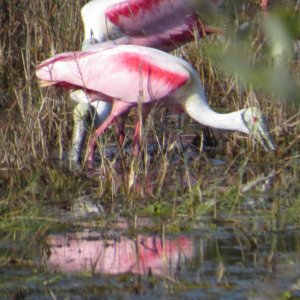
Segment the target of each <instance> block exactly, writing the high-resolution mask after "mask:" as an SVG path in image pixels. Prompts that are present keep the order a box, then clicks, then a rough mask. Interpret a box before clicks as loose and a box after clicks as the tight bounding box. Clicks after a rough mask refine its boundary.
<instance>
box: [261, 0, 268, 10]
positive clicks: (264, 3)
mask: <svg viewBox="0 0 300 300" xmlns="http://www.w3.org/2000/svg"><path fill="white" fill-rule="evenodd" d="M260 7H261V8H262V9H263V10H266V9H267V8H268V0H261V3H260Z"/></svg>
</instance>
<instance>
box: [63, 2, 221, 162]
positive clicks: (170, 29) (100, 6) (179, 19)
mask: <svg viewBox="0 0 300 300" xmlns="http://www.w3.org/2000/svg"><path fill="white" fill-rule="evenodd" d="M222 2H223V1H222V0H198V1H195V0H93V1H90V2H88V3H87V4H85V5H84V6H83V8H82V10H81V17H82V21H83V24H84V41H83V43H82V50H90V49H97V48H102V47H107V46H110V45H128V44H130V45H141V46H147V47H152V48H157V49H160V50H163V51H171V50H174V49H176V48H178V47H179V46H181V45H183V44H185V43H187V42H190V41H193V40H194V39H195V36H196V35H198V36H199V37H203V36H205V35H207V34H211V33H221V31H220V30H218V29H216V28H214V27H210V26H206V25H204V24H203V23H202V22H201V21H200V19H199V16H198V14H197V12H198V11H199V10H201V9H203V10H204V11H205V6H207V8H208V9H210V8H213V9H214V8H215V7H217V6H219V5H220V4H221V3H222ZM70 97H71V99H73V100H74V101H76V102H78V104H77V106H76V107H75V109H74V111H73V115H74V130H73V137H72V146H71V151H70V155H69V157H70V159H71V160H72V161H79V159H80V155H81V152H82V148H83V144H84V140H85V136H86V119H87V117H88V116H89V114H90V109H92V110H94V112H95V126H98V125H100V124H101V123H102V122H103V121H104V120H105V118H106V117H107V116H108V114H109V112H110V111H111V104H110V103H107V102H104V101H101V100H102V99H101V97H99V98H98V101H96V100H95V101H93V102H92V103H90V105H89V104H88V103H89V100H88V98H89V95H88V94H87V93H86V91H84V90H82V89H79V90H78V89H77V90H73V91H72V92H71V93H70ZM91 106H92V107H91ZM122 131H123V123H122V122H121V123H120V126H119V132H122ZM121 140H122V138H119V141H121ZM119 143H121V142H119Z"/></svg>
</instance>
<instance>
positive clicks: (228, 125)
mask: <svg viewBox="0 0 300 300" xmlns="http://www.w3.org/2000/svg"><path fill="white" fill-rule="evenodd" d="M185 109H186V112H187V113H188V114H189V115H190V116H191V117H192V118H193V119H194V120H195V121H197V122H199V123H200V124H202V125H205V126H208V127H212V128H216V129H222V130H230V131H240V132H243V133H247V134H249V129H248V128H247V126H246V125H245V122H244V121H243V112H244V111H245V109H241V110H237V111H234V112H230V113H224V114H221V113H217V112H215V111H213V110H212V109H211V108H210V107H209V105H208V103H207V101H206V98H205V96H204V93H203V92H201V93H200V94H199V93H196V94H193V95H191V96H190V97H189V98H188V99H187V100H186V102H185Z"/></svg>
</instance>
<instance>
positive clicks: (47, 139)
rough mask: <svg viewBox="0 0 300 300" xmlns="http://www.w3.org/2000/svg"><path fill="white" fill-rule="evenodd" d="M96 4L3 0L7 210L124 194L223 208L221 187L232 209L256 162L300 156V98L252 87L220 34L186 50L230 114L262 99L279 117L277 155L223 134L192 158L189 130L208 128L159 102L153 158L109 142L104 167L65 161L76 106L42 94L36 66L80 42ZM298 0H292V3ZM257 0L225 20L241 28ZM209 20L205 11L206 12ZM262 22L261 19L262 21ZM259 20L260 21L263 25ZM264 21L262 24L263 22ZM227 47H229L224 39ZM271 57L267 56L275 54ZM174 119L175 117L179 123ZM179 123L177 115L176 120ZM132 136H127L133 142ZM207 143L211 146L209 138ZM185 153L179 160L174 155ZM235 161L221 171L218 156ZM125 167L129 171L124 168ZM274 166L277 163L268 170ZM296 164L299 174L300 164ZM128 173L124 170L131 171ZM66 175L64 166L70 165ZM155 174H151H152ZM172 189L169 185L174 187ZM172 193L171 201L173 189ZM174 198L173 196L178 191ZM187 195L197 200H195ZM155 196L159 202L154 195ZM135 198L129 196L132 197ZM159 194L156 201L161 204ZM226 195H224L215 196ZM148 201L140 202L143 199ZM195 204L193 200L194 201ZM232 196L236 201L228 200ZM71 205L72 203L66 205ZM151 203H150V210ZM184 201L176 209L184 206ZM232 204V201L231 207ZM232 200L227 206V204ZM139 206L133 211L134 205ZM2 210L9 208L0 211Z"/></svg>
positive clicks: (0, 32) (2, 167)
mask: <svg viewBox="0 0 300 300" xmlns="http://www.w3.org/2000/svg"><path fill="white" fill-rule="evenodd" d="M85 2H86V1H78V0H65V1H63V0H59V1H57V0H56V1H52V0H50V1H41V0H39V1H32V0H27V1H17V0H15V1H6V0H4V1H2V3H1V4H0V6H1V9H0V15H1V18H0V20H1V24H0V37H1V39H0V201H1V203H0V204H3V205H2V212H8V213H10V212H11V211H13V210H12V209H14V210H17V209H21V211H22V210H23V211H24V210H25V209H26V207H27V205H33V204H35V203H38V202H39V201H46V200H47V199H52V200H53V201H57V202H59V201H60V200H61V199H66V198H72V197H79V196H80V195H82V194H83V193H85V194H89V193H93V194H96V195H98V196H99V198H100V197H101V199H104V198H105V199H106V198H107V200H108V201H115V200H118V201H119V200H120V199H123V200H121V201H124V195H126V197H125V198H126V199H127V200H128V203H129V206H128V207H131V208H133V207H134V208H135V209H141V207H140V206H139V205H145V207H144V208H145V209H146V210H147V209H149V211H152V212H153V211H159V210H160V211H162V210H163V208H164V207H165V208H169V206H170V205H171V207H172V209H173V212H174V207H176V209H177V210H178V211H181V210H182V211H183V210H184V209H183V208H184V207H186V206H188V207H189V208H188V209H187V210H185V213H187V211H188V212H189V213H191V214H194V213H196V212H197V211H199V210H201V209H204V210H205V209H206V208H205V206H203V205H202V204H203V197H204V198H210V199H213V201H212V202H211V203H213V204H212V208H211V206H207V207H209V209H216V207H219V203H218V200H216V199H217V198H219V196H220V192H221V193H223V194H224V196H225V197H227V196H228V197H229V198H230V197H231V195H234V197H233V198H232V197H231V199H235V200H234V203H231V205H232V206H231V207H237V206H238V202H236V201H239V200H236V199H240V196H241V195H242V191H241V189H242V186H243V184H244V183H245V182H246V181H247V180H255V178H256V177H257V175H258V174H260V173H261V172H262V173H264V172H266V173H268V172H269V170H267V171H262V170H261V169H260V170H258V169H257V170H256V171H253V170H250V171H249V169H248V168H247V166H248V164H249V162H251V163H262V164H264V165H265V164H266V162H268V163H270V166H274V165H276V164H277V163H282V162H286V160H288V161H290V160H289V159H290V158H292V160H294V161H297V160H298V153H299V136H300V115H299V111H298V109H299V107H298V104H296V103H289V104H286V103H285V102H283V101H279V100H278V97H277V96H276V95H272V94H270V93H267V92H266V91H264V90H262V89H259V88H258V89H256V88H253V87H251V86H249V85H245V84H243V83H242V81H241V80H239V79H238V78H237V76H233V75H232V74H228V73H227V72H226V71H224V69H223V68H222V67H221V64H218V63H216V61H215V60H213V59H212V57H211V55H209V53H210V52H209V49H210V46H212V47H225V46H226V43H225V44H224V43H223V42H221V41H220V39H219V38H218V37H213V36H212V37H207V38H206V39H205V41H203V42H202V43H199V41H197V40H196V41H195V43H192V44H190V45H188V46H186V47H185V48H184V52H181V50H178V51H177V54H180V55H184V57H185V58H187V59H188V60H189V61H190V62H191V63H192V64H193V65H194V67H195V68H196V70H197V71H198V72H199V75H200V77H201V79H202V82H203V84H204V87H205V90H206V95H207V97H208V99H209V102H210V104H211V106H212V107H213V108H214V109H216V110H218V111H223V112H229V111H232V110H237V109H240V108H243V107H244V106H245V105H253V104H254V105H257V104H259V105H260V107H261V108H262V110H263V111H264V113H265V114H266V117H267V119H268V121H269V127H270V128H271V134H272V136H273V137H274V139H275V141H276V142H277V143H278V145H279V152H278V153H277V155H278V156H277V157H274V156H273V155H270V154H267V153H264V152H263V151H262V149H261V148H260V147H259V146H257V145H254V144H253V142H252V141H251V140H250V139H249V138H246V137H243V136H242V135H241V134H237V133H235V134H227V133H225V134H224V133H221V132H218V131H214V135H215V136H216V139H217V141H218V148H217V150H215V151H213V152H211V153H210V154H205V153H201V151H200V152H199V155H198V156H197V157H196V158H195V156H193V159H192V160H189V158H188V156H186V154H185V152H183V151H182V147H181V144H180V137H181V138H182V137H187V138H189V139H190V140H191V139H192V138H191V136H194V135H196V134H199V135H200V136H201V132H202V129H201V127H200V126H199V125H198V124H194V123H192V125H191V123H190V120H187V119H185V121H184V122H181V123H180V122H178V123H177V121H176V118H177V117H174V116H173V117H172V116H171V117H170V116H169V115H166V110H161V109H157V110H155V111H154V113H152V114H151V115H150V117H149V118H148V120H147V121H145V122H144V128H143V130H144V133H145V134H144V135H143V139H142V150H143V149H144V150H145V149H146V148H147V144H149V139H151V140H152V141H153V143H154V144H155V145H156V148H157V149H158V150H157V151H156V152H155V153H154V154H153V155H154V158H153V157H151V156H150V155H149V153H148V152H147V151H142V153H143V154H142V155H140V157H138V158H135V159H134V160H132V158H131V157H130V156H128V155H126V153H125V151H124V149H121V150H120V151H119V152H118V154H117V157H116V158H114V159H110V158H107V157H106V154H105V152H104V151H103V148H102V150H101V149H100V156H101V161H102V163H101V165H100V166H99V169H98V171H97V173H95V174H94V176H92V178H90V177H89V176H88V174H86V173H84V172H83V173H76V174H74V173H69V171H67V169H65V168H64V167H62V166H60V165H59V164H57V163H54V161H56V160H55V159H59V160H64V159H65V158H66V155H67V152H68V150H69V146H70V136H71V133H72V115H71V111H72V106H73V104H72V103H71V102H70V101H69V98H68V94H67V93H66V92H63V91H61V90H58V89H50V90H47V91H41V90H40V89H39V87H38V85H37V80H36V78H35V75H34V70H35V66H36V65H37V64H38V63H39V62H41V61H42V60H44V59H46V58H48V57H49V56H51V55H53V54H55V53H60V52H63V51H67V50H75V49H80V43H81V40H82V24H81V21H80V9H81V7H82V6H83V4H84V3H85ZM291 2H292V1H291ZM257 10H258V6H257V4H256V3H255V1H243V5H242V6H239V10H232V11H230V14H228V16H227V17H226V16H223V19H221V20H218V19H217V20H215V21H216V22H217V23H219V24H222V22H224V21H225V22H227V25H228V26H231V28H236V27H237V25H239V24H241V23H242V22H244V21H250V20H253V18H254V17H257ZM204 19H205V18H204ZM257 24H259V23H258V22H257ZM255 26H256V25H254V27H255ZM257 26H258V25H257ZM250 44H251V47H252V49H251V50H254V52H255V58H253V59H261V58H264V57H265V58H266V57H267V56H266V55H267V54H266V52H265V47H266V46H265V44H264V38H263V37H262V33H261V31H260V32H255V31H254V33H253V34H252V35H251V41H250ZM224 45H225V46H224ZM266 59H267V58H266ZM291 69H292V71H293V76H294V77H295V78H298V77H299V61H294V62H293V63H292V64H291ZM136 117H137V116H136V114H135V113H132V114H131V115H130V117H129V118H128V120H127V127H126V128H127V129H126V130H127V132H132V125H133V121H134V120H135V119H136ZM170 120H171V121H172V120H173V122H174V123H175V126H174V124H172V122H171V124H170ZM174 120H175V121H174ZM128 140H129V139H128V138H127V141H128ZM114 141H115V139H114V134H113V133H112V132H108V134H107V135H106V136H105V138H104V139H102V142H103V144H104V145H108V144H109V143H111V142H114ZM200 144H201V143H200ZM174 157H175V158H174ZM209 157H212V158H214V159H218V160H220V161H226V163H225V166H224V167H220V168H218V167H217V166H215V165H213V164H212V162H211V161H210V160H209V159H208V158H209ZM117 164H119V166H120V169H118V168H117ZM267 168H269V167H267ZM289 168H295V171H294V172H295V176H297V175H298V174H299V169H297V168H296V167H295V166H294V165H292V164H291V166H289ZM119 170H123V171H122V172H121V171H119ZM276 170H277V171H276V172H275V173H276V176H278V177H279V181H278V182H279V183H278V184H280V182H281V183H282V182H283V181H284V180H283V178H282V177H281V176H283V175H281V174H284V172H283V173H281V171H280V170H281V169H280V168H279V169H276ZM61 171H62V172H63V173H60V172H61ZM146 175H147V176H146ZM166 190H167V192H165V191H166ZM165 195H168V196H167V199H169V198H171V202H170V203H171V204H170V203H169V204H168V203H166V201H165V200H164V196H165ZM170 195H171V196H170ZM187 198H189V199H190V201H191V202H186V201H185V200H187ZM147 199H150V200H149V201H150V204H149V202H147V201H148V200H147ZM127 200H125V201H127ZM152 200H153V201H154V202H155V201H158V202H157V203H160V204H159V205H158V204H157V203H156V204H155V205H158V206H156V208H155V205H154V206H153V204H152V202H151V201H152ZM215 200H216V201H215ZM138 201H140V202H138ZM188 203H189V204H188ZM228 203H229V202H228ZM66 205H67V204H66ZM148 205H150V206H149V207H148ZM174 205H175V206H174ZM224 205H225V206H226V204H224ZM221 206H223V204H221ZM128 211H130V210H128ZM0 213H1V212H0Z"/></svg>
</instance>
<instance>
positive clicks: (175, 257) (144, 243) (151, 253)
mask: <svg viewBox="0 0 300 300" xmlns="http://www.w3.org/2000/svg"><path fill="white" fill-rule="evenodd" d="M48 244H49V247H50V251H51V254H50V257H49V259H48V266H49V268H50V269H51V270H54V271H61V272H65V273H73V272H89V271H92V272H95V273H104V274H120V273H126V272H131V273H134V274H148V272H149V271H150V270H151V272H152V273H153V274H156V275H161V276H172V275H173V274H174V272H175V271H176V267H177V266H178V265H179V264H180V263H183V262H184V260H186V259H188V258H191V257H192V255H193V242H192V240H191V239H188V238H186V237H183V236H181V237H179V238H177V239H174V240H173V239H172V240H169V239H162V238H160V237H158V236H143V235H138V236H137V238H136V240H133V239H129V238H127V237H121V238H120V239H118V240H105V239H103V238H102V236H101V235H100V234H97V233H88V234H85V233H76V234H72V235H68V236H66V237H63V236H61V235H50V236H49V237H48Z"/></svg>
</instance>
